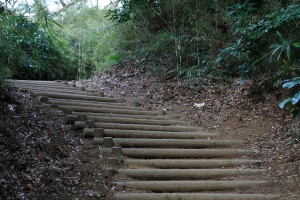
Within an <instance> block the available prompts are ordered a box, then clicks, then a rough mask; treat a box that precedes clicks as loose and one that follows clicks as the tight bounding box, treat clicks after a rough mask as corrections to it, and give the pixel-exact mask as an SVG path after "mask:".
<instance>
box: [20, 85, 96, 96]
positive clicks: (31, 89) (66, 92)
mask: <svg viewBox="0 0 300 200" xmlns="http://www.w3.org/2000/svg"><path fill="white" fill-rule="evenodd" d="M18 88H20V89H21V90H27V91H31V92H35V93H40V92H56V93H63V94H71V95H74V94H78V95H86V96H98V95H97V94H96V93H86V92H82V91H79V90H70V89H52V90H51V89H36V88H25V87H18Z"/></svg>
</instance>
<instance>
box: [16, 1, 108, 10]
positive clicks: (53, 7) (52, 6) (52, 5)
mask: <svg viewBox="0 0 300 200" xmlns="http://www.w3.org/2000/svg"><path fill="white" fill-rule="evenodd" d="M33 1H34V0H22V1H20V2H24V3H25V2H26V3H28V4H29V5H31V4H32V3H33ZM64 2H65V3H66V4H69V3H70V2H71V0H65V1H64ZM46 3H47V4H48V8H49V10H50V11H56V10H59V9H60V8H62V5H61V3H60V2H59V0H46ZM97 3H98V6H99V7H100V8H101V9H102V8H104V7H105V6H107V5H108V4H109V3H110V0H87V4H88V5H90V6H96V5H97Z"/></svg>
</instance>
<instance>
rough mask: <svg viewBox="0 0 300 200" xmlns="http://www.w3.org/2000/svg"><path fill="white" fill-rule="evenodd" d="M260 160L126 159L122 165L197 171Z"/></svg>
mask: <svg viewBox="0 0 300 200" xmlns="http://www.w3.org/2000/svg"><path fill="white" fill-rule="evenodd" d="M260 162H261V161H260V160H246V159H131V158H126V159H125V161H124V163H126V164H127V165H131V166H145V167H155V168H161V169H170V168H174V169H188V168H190V169H199V168H225V167H240V166H245V165H251V164H255V163H260Z"/></svg>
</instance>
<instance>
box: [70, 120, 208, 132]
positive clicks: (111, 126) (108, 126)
mask: <svg viewBox="0 0 300 200" xmlns="http://www.w3.org/2000/svg"><path fill="white" fill-rule="evenodd" d="M75 123H76V122H75ZM94 128H103V129H122V130H144V131H170V132H184V131H200V130H203V128H200V127H188V126H162V125H142V124H118V123H102V122H95V127H94Z"/></svg>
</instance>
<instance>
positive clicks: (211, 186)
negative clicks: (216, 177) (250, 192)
mask: <svg viewBox="0 0 300 200" xmlns="http://www.w3.org/2000/svg"><path fill="white" fill-rule="evenodd" d="M266 183H267V182H266V181H126V182H117V183H116V184H117V185H119V186H124V185H125V187H126V188H128V189H138V190H148V191H152V192H200V191H221V190H233V189H237V188H249V187H253V186H259V185H262V184H266Z"/></svg>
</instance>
